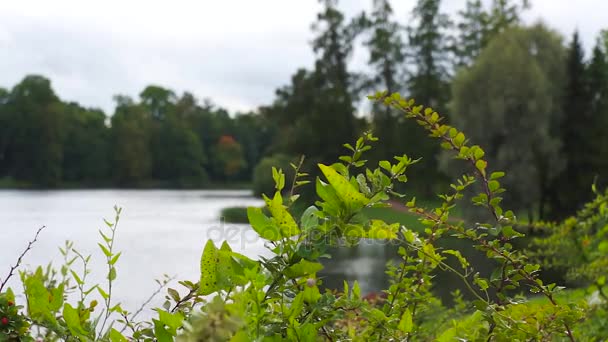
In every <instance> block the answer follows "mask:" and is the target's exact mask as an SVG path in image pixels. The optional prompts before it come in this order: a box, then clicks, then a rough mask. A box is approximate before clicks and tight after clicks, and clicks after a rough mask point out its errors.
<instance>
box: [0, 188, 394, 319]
mask: <svg viewBox="0 0 608 342" xmlns="http://www.w3.org/2000/svg"><path fill="white" fill-rule="evenodd" d="M262 204H263V202H262V201H261V200H259V199H257V198H254V197H252V196H251V195H250V191H248V190H213V191H211V190H193V191H182V190H61V191H12V190H2V191H0V208H1V209H0V223H1V226H0V229H1V230H2V234H0V246H2V248H0V278H3V277H5V275H6V273H7V272H8V269H9V267H10V266H9V265H13V264H14V263H15V261H16V259H17V257H18V255H19V253H21V251H23V249H24V248H25V247H26V246H27V243H28V241H29V240H31V239H32V237H33V236H34V234H35V232H36V230H37V229H38V228H39V227H41V226H46V228H45V229H44V230H43V231H42V233H41V234H40V237H39V240H38V242H37V243H36V244H35V245H34V247H33V249H32V250H31V251H30V252H29V253H28V254H27V255H26V257H25V259H24V266H25V267H29V268H33V267H36V266H38V265H47V264H48V263H49V262H52V263H53V264H54V265H55V266H56V267H57V268H59V267H60V266H61V265H62V263H63V257H62V255H61V254H60V252H59V249H58V248H59V247H61V246H63V245H64V242H65V241H66V240H70V241H74V244H75V246H74V248H76V249H77V250H78V251H80V252H81V253H82V254H85V255H87V254H91V255H93V258H92V263H91V269H92V270H93V273H92V274H91V275H90V279H92V280H95V281H98V282H105V275H106V272H107V271H106V269H105V268H104V267H105V264H104V263H103V260H104V255H103V254H102V252H101V251H100V250H99V247H98V246H97V243H98V242H100V241H101V237H100V236H99V234H98V232H97V231H98V230H99V229H105V224H104V222H103V219H104V218H105V219H108V220H109V221H112V220H113V218H114V210H113V207H114V205H117V206H120V207H122V208H123V211H122V215H121V218H120V222H119V225H118V230H117V236H116V245H115V249H116V251H122V255H121V257H120V260H119V262H118V266H117V269H118V277H117V280H116V283H115V288H114V295H115V297H114V298H115V299H116V300H117V301H119V302H121V303H123V304H124V305H123V308H124V309H127V310H129V311H135V310H136V309H137V308H139V306H141V304H142V303H143V302H144V301H145V300H146V299H147V298H148V297H149V295H150V294H152V293H153V292H154V291H155V290H156V289H157V284H156V283H155V281H154V280H155V279H159V278H161V277H162V276H163V274H168V275H169V276H174V277H175V278H176V280H184V279H185V280H192V281H197V280H198V276H199V260H200V256H201V253H202V250H203V246H204V244H205V242H206V241H207V239H213V240H214V241H215V242H216V243H221V242H222V241H224V240H227V241H228V242H229V243H230V245H231V246H232V247H233V249H234V250H235V251H238V252H240V253H243V254H245V255H247V256H249V257H252V258H256V257H259V256H260V255H269V252H268V250H267V249H266V248H265V247H264V243H263V241H262V240H260V239H259V238H258V237H257V234H256V233H255V232H254V231H253V230H252V229H251V227H249V225H242V224H225V223H223V222H222V221H221V220H220V211H221V209H223V208H225V207H230V206H259V205H262ZM385 262H386V255H385V250H384V248H383V247H382V246H380V245H374V244H370V243H362V244H361V245H359V246H358V247H355V248H350V249H340V250H337V251H334V253H333V258H332V259H331V262H329V263H327V268H326V269H325V270H324V272H323V273H322V274H320V276H321V277H322V279H323V281H324V283H325V285H327V286H329V287H335V288H339V289H341V288H342V281H343V280H344V279H347V280H349V281H354V280H358V281H359V282H360V284H361V289H362V291H363V292H364V293H366V292H368V291H374V290H378V289H379V288H380V287H381V286H383V285H384V284H385V283H386V277H385V275H384V264H385ZM75 269H76V270H77V271H80V270H81V266H80V265H78V264H75ZM17 280H18V276H16V277H13V278H12V281H11V283H10V284H11V285H12V286H16V285H18V281H17ZM173 285H175V286H174V287H176V288H179V286H178V285H177V284H176V281H174V282H173ZM165 292H166V291H164V292H163V294H164V293H165ZM162 301H163V296H159V297H157V299H156V300H155V301H154V302H153V303H154V305H156V306H159V305H161V304H162ZM148 314H149V312H148Z"/></svg>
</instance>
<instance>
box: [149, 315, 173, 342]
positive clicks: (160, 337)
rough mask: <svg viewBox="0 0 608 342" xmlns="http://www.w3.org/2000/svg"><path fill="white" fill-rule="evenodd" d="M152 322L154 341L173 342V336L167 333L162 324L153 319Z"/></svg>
mask: <svg viewBox="0 0 608 342" xmlns="http://www.w3.org/2000/svg"><path fill="white" fill-rule="evenodd" d="M152 322H154V337H156V341H158V342H173V336H172V335H171V333H169V331H167V329H166V328H165V325H164V324H162V323H161V322H160V321H159V320H156V319H153V320H152Z"/></svg>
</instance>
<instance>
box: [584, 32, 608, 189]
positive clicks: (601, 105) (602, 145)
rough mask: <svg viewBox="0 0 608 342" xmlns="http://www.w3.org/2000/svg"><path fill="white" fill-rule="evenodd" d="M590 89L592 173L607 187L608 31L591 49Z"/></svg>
mask: <svg viewBox="0 0 608 342" xmlns="http://www.w3.org/2000/svg"><path fill="white" fill-rule="evenodd" d="M588 75H589V86H590V89H591V94H590V95H591V113H592V117H593V121H594V123H595V124H594V128H595V129H594V131H593V133H595V134H593V136H594V137H593V139H594V141H595V147H596V149H595V152H596V153H595V155H594V162H593V165H594V168H593V169H594V172H595V173H596V175H597V176H598V179H597V181H598V182H599V184H600V186H602V187H606V186H608V158H606V156H608V133H607V132H606V127H608V31H604V32H603V33H602V34H601V35H600V37H599V38H598V40H597V43H596V46H595V47H594V49H593V56H592V58H591V63H590V65H589V68H588Z"/></svg>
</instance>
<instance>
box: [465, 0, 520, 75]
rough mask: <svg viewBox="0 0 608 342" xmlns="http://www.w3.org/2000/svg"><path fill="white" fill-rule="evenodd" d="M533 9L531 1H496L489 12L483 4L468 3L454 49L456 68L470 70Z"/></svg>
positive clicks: (474, 1)
mask: <svg viewBox="0 0 608 342" xmlns="http://www.w3.org/2000/svg"><path fill="white" fill-rule="evenodd" d="M528 8H530V2H529V0H516V1H513V0H493V1H492V4H491V6H490V8H489V9H487V10H486V9H485V8H484V6H483V3H482V1H481V0H467V3H466V7H465V9H464V10H463V11H459V12H458V14H459V16H460V20H459V22H458V25H457V27H458V34H457V37H456V41H455V44H454V47H453V51H454V53H455V55H456V66H457V67H463V66H470V65H471V64H472V63H473V62H474V61H475V59H476V58H477V56H479V54H480V53H481V50H483V49H484V48H485V47H486V46H487V45H488V44H489V43H490V41H491V40H492V39H493V38H494V37H496V35H498V34H500V33H501V32H503V31H504V30H506V29H508V28H509V27H512V26H516V25H518V24H520V23H521V14H522V12H523V11H525V10H526V9H528Z"/></svg>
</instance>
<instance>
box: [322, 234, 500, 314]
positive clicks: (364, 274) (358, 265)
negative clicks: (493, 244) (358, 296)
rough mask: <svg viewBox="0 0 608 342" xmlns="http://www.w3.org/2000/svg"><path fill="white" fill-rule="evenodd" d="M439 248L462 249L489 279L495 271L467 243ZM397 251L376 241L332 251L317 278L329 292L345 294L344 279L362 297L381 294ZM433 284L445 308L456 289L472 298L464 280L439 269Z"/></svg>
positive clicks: (451, 240) (443, 244)
mask: <svg viewBox="0 0 608 342" xmlns="http://www.w3.org/2000/svg"><path fill="white" fill-rule="evenodd" d="M439 248H441V249H457V250H459V251H460V252H461V253H462V255H463V256H464V257H465V258H467V259H468V260H469V262H470V263H471V266H472V267H473V269H474V270H475V272H479V273H480V274H481V275H482V276H486V277H487V276H488V275H489V274H490V273H491V272H492V270H493V269H494V268H495V265H494V263H493V262H491V261H489V260H488V259H487V258H486V257H485V255H484V254H483V253H481V252H480V251H478V250H475V249H474V248H473V247H472V245H471V244H470V243H468V242H466V241H463V240H458V239H456V238H452V237H447V238H444V239H443V240H441V241H440V242H439ZM397 251H398V246H396V245H392V244H386V243H382V242H379V241H374V240H364V241H362V242H361V243H360V244H359V245H357V246H354V247H339V248H334V249H332V250H330V251H329V254H331V256H332V257H331V259H325V261H323V264H324V266H325V269H324V270H323V271H322V272H320V273H319V274H318V275H319V277H321V278H322V280H323V286H324V287H325V288H328V289H337V290H338V291H342V289H343V287H344V285H343V284H344V281H345V280H346V281H348V283H349V284H351V286H352V283H353V282H354V281H355V280H356V281H357V282H359V286H360V288H361V293H362V294H363V295H366V294H370V293H377V292H381V291H382V290H385V289H387V288H388V286H389V277H388V276H387V275H386V273H385V272H386V268H387V267H386V266H387V263H388V262H389V261H392V262H393V263H394V264H397V263H399V262H400V260H401V259H400V258H399V255H398V252H397ZM445 261H446V263H448V264H450V266H452V267H454V268H456V269H458V268H459V267H460V266H459V264H458V263H457V261H456V260H452V259H451V258H448V259H446V260H445ZM433 284H434V287H433V292H434V293H435V294H436V295H437V296H438V297H439V298H440V299H441V300H442V302H443V303H444V304H446V305H451V303H452V300H453V296H452V292H453V291H455V290H457V289H458V290H460V292H461V293H462V294H463V296H464V298H466V299H469V300H471V299H473V296H472V294H470V293H469V292H468V289H467V287H466V285H465V284H464V283H463V282H462V279H460V278H459V277H458V276H456V275H454V274H452V273H449V272H447V271H441V270H439V269H438V270H437V272H436V274H435V276H434V278H433Z"/></svg>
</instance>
